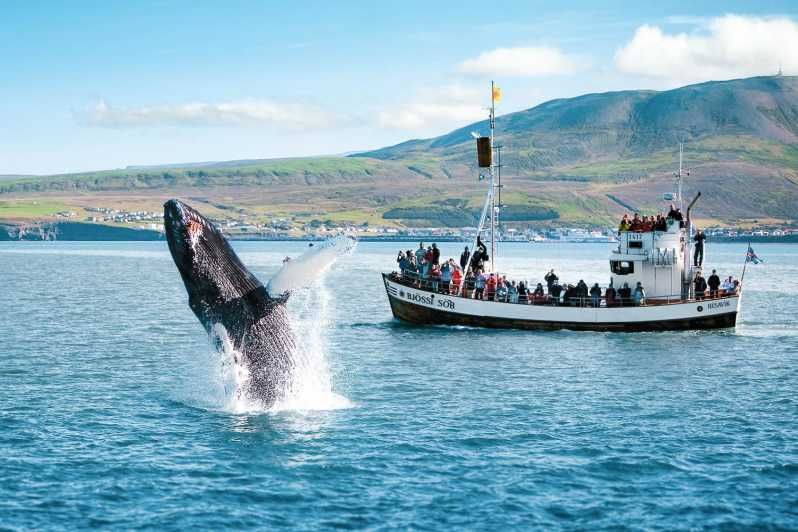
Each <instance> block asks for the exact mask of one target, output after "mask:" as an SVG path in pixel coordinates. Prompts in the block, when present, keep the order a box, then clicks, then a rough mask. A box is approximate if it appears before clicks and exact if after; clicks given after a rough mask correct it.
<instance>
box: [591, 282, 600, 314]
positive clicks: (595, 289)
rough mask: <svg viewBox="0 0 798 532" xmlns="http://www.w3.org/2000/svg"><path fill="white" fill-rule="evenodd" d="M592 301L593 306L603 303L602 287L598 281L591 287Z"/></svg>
mask: <svg viewBox="0 0 798 532" xmlns="http://www.w3.org/2000/svg"><path fill="white" fill-rule="evenodd" d="M590 303H591V304H592V305H593V308H598V307H599V306H600V305H601V287H600V286H599V284H598V283H596V284H594V285H593V286H592V287H591V288H590Z"/></svg>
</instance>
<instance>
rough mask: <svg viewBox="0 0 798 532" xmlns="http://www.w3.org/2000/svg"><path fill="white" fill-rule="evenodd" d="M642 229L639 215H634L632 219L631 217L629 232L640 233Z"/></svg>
mask: <svg viewBox="0 0 798 532" xmlns="http://www.w3.org/2000/svg"><path fill="white" fill-rule="evenodd" d="M642 227H643V220H641V219H640V215H639V214H638V213H635V215H634V217H632V223H631V228H630V231H642Z"/></svg>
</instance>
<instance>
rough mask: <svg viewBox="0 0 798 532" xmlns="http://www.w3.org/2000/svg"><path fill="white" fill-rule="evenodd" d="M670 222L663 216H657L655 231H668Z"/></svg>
mask: <svg viewBox="0 0 798 532" xmlns="http://www.w3.org/2000/svg"><path fill="white" fill-rule="evenodd" d="M667 230H668V221H667V220H666V219H665V217H664V216H662V215H661V214H658V215H657V220H656V221H655V222H654V231H663V232H664V231H667Z"/></svg>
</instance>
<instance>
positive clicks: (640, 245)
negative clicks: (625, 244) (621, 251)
mask: <svg viewBox="0 0 798 532" xmlns="http://www.w3.org/2000/svg"><path fill="white" fill-rule="evenodd" d="M629 247H630V248H638V249H642V248H643V243H642V242H641V241H640V240H633V241H630V242H629Z"/></svg>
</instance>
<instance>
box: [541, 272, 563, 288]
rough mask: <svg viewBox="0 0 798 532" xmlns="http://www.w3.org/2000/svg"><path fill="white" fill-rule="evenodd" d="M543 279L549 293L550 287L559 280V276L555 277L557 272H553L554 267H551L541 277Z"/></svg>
mask: <svg viewBox="0 0 798 532" xmlns="http://www.w3.org/2000/svg"><path fill="white" fill-rule="evenodd" d="M543 280H544V281H546V288H547V290H548V292H549V293H550V294H551V287H552V286H554V285H555V284H557V281H559V280H560V278H559V277H557V274H555V273H554V268H552V269H551V271H550V272H549V273H547V274H546V276H545V277H543Z"/></svg>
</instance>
